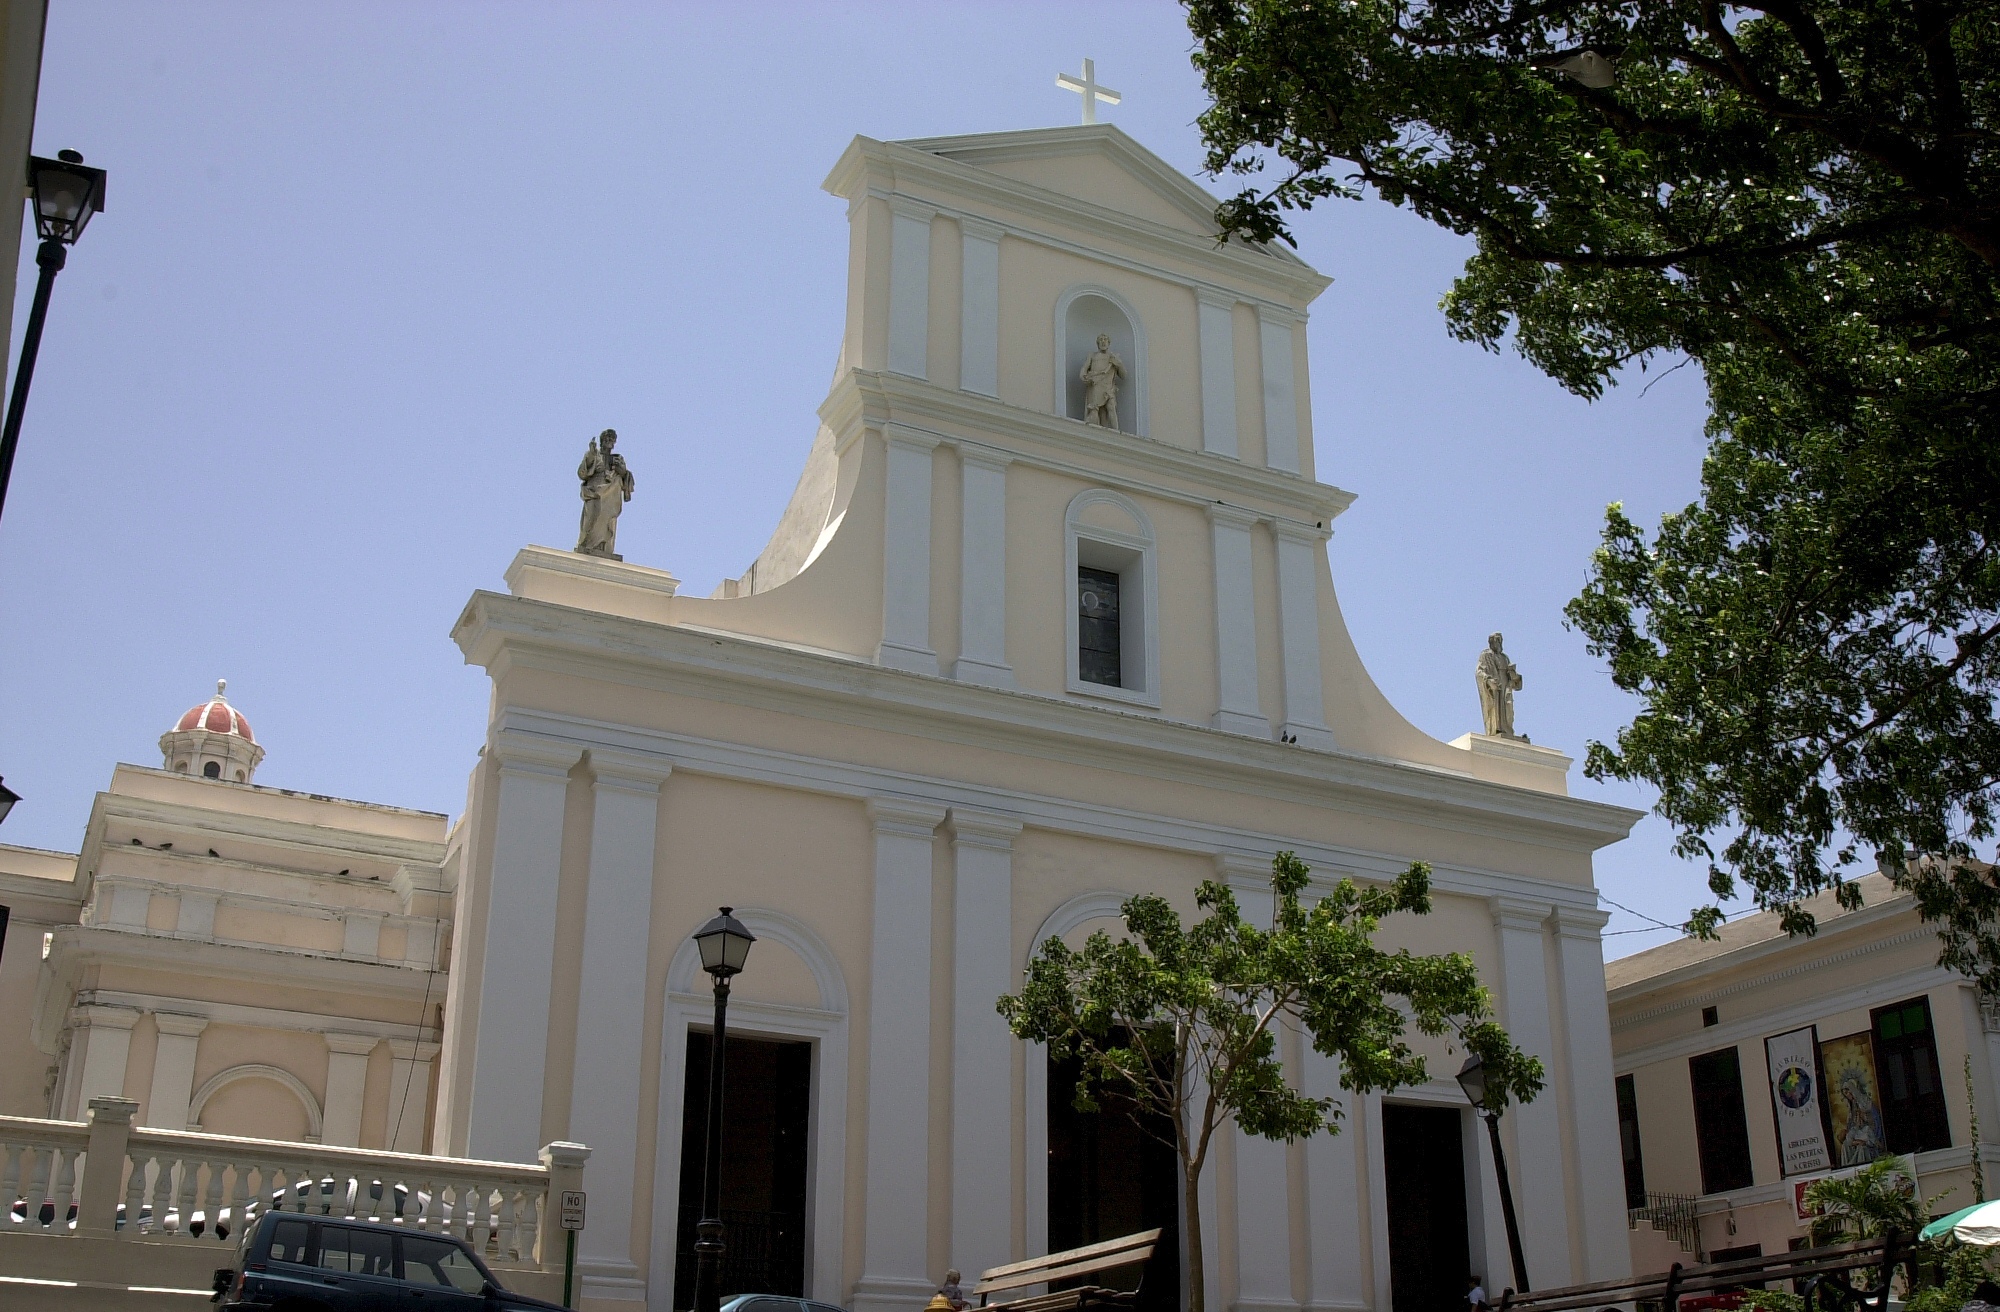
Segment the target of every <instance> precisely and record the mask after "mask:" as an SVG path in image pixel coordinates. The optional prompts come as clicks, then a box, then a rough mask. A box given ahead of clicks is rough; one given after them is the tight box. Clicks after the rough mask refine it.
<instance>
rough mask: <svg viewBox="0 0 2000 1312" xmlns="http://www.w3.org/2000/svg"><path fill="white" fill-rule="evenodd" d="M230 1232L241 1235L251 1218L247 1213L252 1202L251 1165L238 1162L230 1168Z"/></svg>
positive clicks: (234, 1235)
mask: <svg viewBox="0 0 2000 1312" xmlns="http://www.w3.org/2000/svg"><path fill="white" fill-rule="evenodd" d="M227 1197H228V1203H229V1233H230V1236H231V1237H232V1238H234V1237H236V1236H238V1235H241V1234H242V1233H243V1229H244V1227H245V1226H247V1225H249V1224H250V1218H249V1217H248V1216H247V1215H245V1212H246V1210H247V1208H248V1205H249V1202H250V1165H249V1163H247V1162H237V1163H234V1164H232V1165H231V1167H230V1170H229V1193H228V1195H227Z"/></svg>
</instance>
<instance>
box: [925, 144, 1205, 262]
mask: <svg viewBox="0 0 2000 1312" xmlns="http://www.w3.org/2000/svg"><path fill="white" fill-rule="evenodd" d="M896 144H897V145H899V146H907V147H909V148H910V149H912V150H921V151H923V152H925V153H926V154H930V155H937V156H940V157H942V158H945V159H949V160H955V161H957V162H958V163H961V164H968V165H971V166H972V167H974V168H978V169H984V170H986V171H988V172H991V173H996V174H999V175H1000V176H1001V177H1004V178H1009V179H1012V180H1013V181H1016V182H1024V183H1027V184H1028V185H1030V186H1033V187H1040V188H1042V189H1043V190H1045V191H1051V192H1054V193H1056V194H1057V195H1060V196H1067V197H1070V198H1072V199H1075V200H1081V201H1085V202H1087V203H1089V204H1092V205H1099V206H1102V207H1104V208H1105V209H1108V210H1115V211H1117V212H1118V213H1121V214H1129V215H1132V216H1134V217H1136V218H1142V219H1147V220H1150V221H1151V222H1154V223H1158V224H1161V225H1163V226H1166V227H1170V228H1176V229H1179V230H1180V231H1182V232H1187V233H1192V234H1195V235H1197V236H1201V237H1213V236H1215V235H1216V225H1215V206H1216V203H1217V202H1216V198H1215V197H1214V196H1211V195H1210V194H1209V193H1208V192H1206V191H1204V190H1203V189H1202V188H1201V187H1199V186H1197V185H1196V184H1195V183H1194V182H1193V181H1191V180H1190V179H1188V178H1187V177H1185V176H1183V175H1182V174H1181V173H1180V172H1179V171H1178V170H1176V169H1175V168H1173V167H1172V166H1171V165H1169V164H1168V163H1167V162H1166V161H1165V160H1163V159H1161V158H1160V157H1159V156H1157V155H1155V154H1153V152H1151V151H1150V150H1147V149H1146V148H1145V147H1144V146H1141V145H1140V144H1139V143H1138V142H1136V141H1134V140H1132V138H1130V137H1128V136H1126V135H1125V134H1124V133H1123V132H1121V131H1119V130H1118V129H1117V128H1116V127H1114V126H1112V125H1111V124H1109V123H1092V124H1086V125H1082V126H1078V127H1067V128H1037V129H1031V130H1028V131H1022V132H982V133H975V134H971V135H967V136H955V137H921V138H917V139H914V140H909V141H899V142H897V143H896Z"/></svg>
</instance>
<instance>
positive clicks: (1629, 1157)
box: [1618, 1075, 1646, 1207]
mask: <svg viewBox="0 0 2000 1312" xmlns="http://www.w3.org/2000/svg"><path fill="white" fill-rule="evenodd" d="M1618 1149H1619V1153H1620V1154H1621V1155H1622V1156H1623V1157H1624V1159H1625V1206H1627V1207H1644V1206H1645V1205H1646V1162H1645V1158H1644V1155H1643V1154H1642V1153H1641V1152H1640V1151H1639V1092H1638V1090H1637V1089H1636V1088H1635V1087H1634V1086H1633V1082H1632V1077H1631V1076H1630V1075H1621V1076H1619V1077H1618Z"/></svg>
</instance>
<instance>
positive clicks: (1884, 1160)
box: [1806, 1154, 1950, 1244]
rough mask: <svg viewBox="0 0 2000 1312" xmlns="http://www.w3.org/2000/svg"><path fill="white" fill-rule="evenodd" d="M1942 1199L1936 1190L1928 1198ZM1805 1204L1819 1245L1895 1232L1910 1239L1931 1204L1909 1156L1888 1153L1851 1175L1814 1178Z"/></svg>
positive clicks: (1924, 1222) (1926, 1221)
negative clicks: (1919, 1191) (1919, 1192)
mask: <svg viewBox="0 0 2000 1312" xmlns="http://www.w3.org/2000/svg"><path fill="white" fill-rule="evenodd" d="M1945 1192H1946V1193H1949V1192H1950V1191H1949V1190H1946V1191H1945ZM1943 1197H1944V1194H1942V1193H1941V1194H1936V1195H1934V1196H1933V1197H1932V1198H1931V1199H1930V1200H1929V1202H1930V1203H1935V1202H1937V1201H1938V1199H1940V1198H1943ZM1806 1206H1807V1208H1809V1209H1810V1210H1811V1212H1812V1225H1811V1230H1810V1233H1811V1235H1812V1241H1813V1243H1815V1244H1837V1243H1840V1242H1841V1241H1842V1240H1845V1239H1880V1238H1883V1237H1884V1236H1886V1235H1889V1234H1891V1233H1894V1234H1899V1235H1901V1236H1902V1237H1903V1240H1904V1242H1906V1243H1908V1242H1911V1241H1914V1240H1915V1238H1916V1235H1917V1232H1918V1231H1919V1230H1922V1229H1923V1228H1924V1226H1925V1225H1927V1224H1929V1222H1930V1219H1931V1218H1930V1212H1929V1208H1928V1204H1927V1203H1926V1202H1925V1200H1923V1199H1920V1198H1918V1197H1917V1188H1916V1177H1915V1175H1914V1174H1912V1172H1911V1170H1910V1163H1909V1159H1908V1158H1904V1157H1890V1156H1887V1155H1886V1154H1885V1155H1884V1156H1881V1157H1877V1158H1876V1159H1875V1160H1874V1161H1872V1162H1870V1163H1868V1165H1866V1166H1864V1167H1862V1168H1861V1169H1860V1170H1858V1171H1856V1172H1855V1173H1854V1174H1853V1175H1830V1176H1827V1177H1826V1178H1825V1179H1823V1180H1815V1181H1813V1183H1811V1184H1809V1185H1807V1186H1806Z"/></svg>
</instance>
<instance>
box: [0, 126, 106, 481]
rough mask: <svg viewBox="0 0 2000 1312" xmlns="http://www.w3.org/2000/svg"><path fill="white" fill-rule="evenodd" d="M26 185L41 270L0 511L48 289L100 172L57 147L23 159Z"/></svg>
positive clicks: (17, 385)
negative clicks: (48, 155)
mask: <svg viewBox="0 0 2000 1312" xmlns="http://www.w3.org/2000/svg"><path fill="white" fill-rule="evenodd" d="M28 187H29V190H31V191H32V192H33V193H34V197H35V229H36V231H38V232H39V233H41V235H42V244H41V247H40V249H38V250H37V251H36V252H35V263H36V264H37V265H38V266H40V268H41V271H42V274H41V277H40V278H39V279H38V280H37V281H36V283H35V304H34V308H33V309H31V310H29V311H28V330H27V331H26V332H25V333H23V334H22V335H21V362H20V363H19V364H18V365H16V366H15V367H14V395H13V397H12V398H11V399H9V401H8V402H7V424H6V427H5V428H4V429H0V509H4V508H5V506H6V504H7V480H8V479H9V478H10V477H11V476H12V475H13V472H14V448H15V446H16V445H17V444H18V443H19V442H20V440H21V412H22V411H24V410H26V409H27V408H28V384H29V383H30V382H31V381H33V379H34V377H35V355H36V353H37V352H39V351H40V350H41V346H42V323H43V321H44V320H46V319H47V318H48V316H49V293H50V291H52V290H54V288H55V285H56V275H57V274H58V273H60V272H62V267H63V261H64V260H65V259H67V258H68V251H69V245H70V243H71V242H73V241H75V240H76V239H77V238H78V237H81V236H82V235H83V228H84V225H85V224H87V223H89V222H90V216H91V215H93V214H97V213H100V212H102V211H103V209H104V170H103V169H93V168H87V167H85V165H84V162H83V156H82V155H79V154H78V153H77V152H75V151H73V150H64V151H59V152H57V154H56V157H55V158H54V159H43V158H42V157H41V156H39V155H34V156H30V157H29V159H28Z"/></svg>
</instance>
